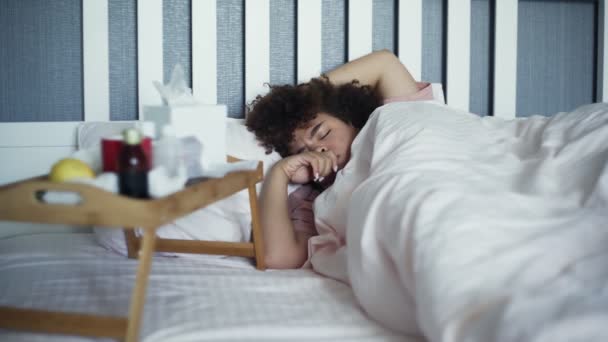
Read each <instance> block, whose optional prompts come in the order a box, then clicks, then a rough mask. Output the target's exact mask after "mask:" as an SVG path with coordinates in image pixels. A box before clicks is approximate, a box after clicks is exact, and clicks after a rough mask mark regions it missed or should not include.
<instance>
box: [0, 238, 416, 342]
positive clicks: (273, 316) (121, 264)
mask: <svg viewBox="0 0 608 342" xmlns="http://www.w3.org/2000/svg"><path fill="white" fill-rule="evenodd" d="M136 266H137V261H136V260H130V259H127V258H124V257H122V256H120V255H117V254H115V253H113V252H110V251H108V250H106V249H104V248H102V247H101V246H99V245H98V244H97V243H96V241H95V238H94V235H93V234H91V233H54V234H33V235H24V236H17V237H11V238H5V239H1V240H0V305H5V306H6V305H8V306H16V307H21V308H34V309H46V310H61V311H66V312H82V313H97V314H103V315H118V316H126V314H127V312H128V305H129V299H130V296H131V289H132V287H133V284H134V277H135V269H136ZM141 337H142V340H143V341H210V340H212V341H217V340H221V341H241V340H243V339H247V340H253V341H255V340H259V341H272V340H277V341H286V340H289V341H294V340H295V341H307V340H314V341H414V340H411V339H408V338H406V337H403V336H401V335H398V334H396V333H394V332H392V331H391V330H388V329H386V328H384V327H382V326H381V325H379V324H377V323H376V322H374V321H372V320H370V319H369V318H368V317H367V316H366V315H365V313H364V312H363V311H362V310H361V308H360V307H359V305H358V304H357V301H356V299H355V297H354V295H353V293H352V290H351V288H350V287H349V286H347V285H345V284H343V283H341V282H338V281H335V280H332V279H329V278H325V277H322V276H320V275H318V274H316V273H314V272H312V271H310V270H304V269H300V270H267V271H258V270H256V269H255V268H254V267H253V265H252V264H251V263H250V261H249V260H247V259H242V258H236V257H230V258H218V257H204V256H199V257H155V258H154V260H153V262H152V270H151V273H150V278H149V286H148V292H147V296H146V303H145V307H144V315H143V324H142V330H141ZM0 340H2V341H85V340H91V339H90V338H85V337H77V336H75V337H67V336H61V335H49V334H34V333H27V332H25V333H24V332H16V331H9V330H0Z"/></svg>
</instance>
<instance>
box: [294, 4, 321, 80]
mask: <svg viewBox="0 0 608 342" xmlns="http://www.w3.org/2000/svg"><path fill="white" fill-rule="evenodd" d="M297 4H298V9H297V13H298V18H297V22H298V24H297V25H298V27H297V35H298V37H297V42H296V45H297V48H296V49H297V74H298V76H297V80H298V83H300V82H306V81H308V80H310V79H311V78H312V77H316V76H318V75H319V74H321V59H322V53H321V46H322V44H321V42H322V36H321V12H322V2H321V0H307V1H298V2H297Z"/></svg>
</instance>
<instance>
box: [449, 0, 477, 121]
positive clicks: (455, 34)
mask: <svg viewBox="0 0 608 342" xmlns="http://www.w3.org/2000/svg"><path fill="white" fill-rule="evenodd" d="M447 26H448V37H447V38H448V44H447V77H446V85H445V89H446V95H447V96H446V101H447V103H448V105H450V106H452V107H455V108H460V109H462V110H466V111H468V110H469V92H470V90H469V89H470V86H471V85H470V83H469V82H470V73H469V70H470V69H471V0H448V23H447Z"/></svg>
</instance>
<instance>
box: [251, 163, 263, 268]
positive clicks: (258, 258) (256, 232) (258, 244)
mask: <svg viewBox="0 0 608 342" xmlns="http://www.w3.org/2000/svg"><path fill="white" fill-rule="evenodd" d="M260 167H261V166H260ZM257 197H258V196H257V191H256V189H255V184H251V185H250V186H249V207H250V208H251V236H252V238H253V244H254V246H255V249H254V251H255V263H256V267H257V269H259V270H263V269H266V262H265V261H264V257H265V254H264V250H265V249H264V238H263V232H262V225H261V224H260V215H259V210H258V202H257Z"/></svg>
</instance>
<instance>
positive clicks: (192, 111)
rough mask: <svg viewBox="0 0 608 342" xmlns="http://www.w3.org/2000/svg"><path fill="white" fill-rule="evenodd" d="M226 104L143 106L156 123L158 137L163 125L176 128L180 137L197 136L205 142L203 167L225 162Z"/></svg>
mask: <svg viewBox="0 0 608 342" xmlns="http://www.w3.org/2000/svg"><path fill="white" fill-rule="evenodd" d="M226 116H227V108H226V106H225V105H205V104H194V105H174V106H144V120H146V121H153V122H154V123H155V124H156V137H157V138H159V137H160V132H162V128H163V126H164V125H167V124H170V125H172V126H173V127H174V128H175V131H176V133H177V136H178V137H180V138H181V137H186V136H195V137H196V138H197V139H198V140H199V141H200V142H201V144H202V145H203V149H202V155H201V161H202V164H203V168H206V167H209V166H210V165H213V164H219V163H225V162H226Z"/></svg>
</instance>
